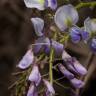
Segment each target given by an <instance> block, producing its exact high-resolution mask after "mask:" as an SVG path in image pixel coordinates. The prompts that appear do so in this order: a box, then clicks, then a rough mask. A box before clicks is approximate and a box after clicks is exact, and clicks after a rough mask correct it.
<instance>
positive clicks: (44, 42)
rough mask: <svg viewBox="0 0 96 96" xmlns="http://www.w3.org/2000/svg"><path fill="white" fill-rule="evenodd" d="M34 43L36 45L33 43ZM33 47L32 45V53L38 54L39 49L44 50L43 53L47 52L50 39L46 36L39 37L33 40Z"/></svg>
mask: <svg viewBox="0 0 96 96" xmlns="http://www.w3.org/2000/svg"><path fill="white" fill-rule="evenodd" d="M35 44H36V45H35ZM35 44H34V47H33V52H34V54H38V53H40V51H41V52H42V50H43V52H45V53H49V51H50V40H49V38H47V37H44V36H42V37H39V38H38V39H37V40H36V41H35Z"/></svg>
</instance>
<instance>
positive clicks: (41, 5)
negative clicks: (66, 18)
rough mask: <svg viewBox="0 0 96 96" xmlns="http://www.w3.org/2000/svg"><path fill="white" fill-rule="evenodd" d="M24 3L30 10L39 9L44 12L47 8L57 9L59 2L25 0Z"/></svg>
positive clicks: (54, 0) (55, 0) (53, 0)
mask: <svg viewBox="0 0 96 96" xmlns="http://www.w3.org/2000/svg"><path fill="white" fill-rule="evenodd" d="M24 2H25V5H26V6H27V7H28V8H37V9H39V10H44V9H45V8H47V7H50V8H51V9H56V8H57V0H24Z"/></svg>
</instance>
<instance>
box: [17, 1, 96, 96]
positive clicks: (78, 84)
mask: <svg viewBox="0 0 96 96" xmlns="http://www.w3.org/2000/svg"><path fill="white" fill-rule="evenodd" d="M24 2H25V5H26V6H27V7H28V8H37V9H38V10H44V9H46V8H48V7H50V8H51V9H52V10H55V9H56V8H57V0H24ZM78 19H79V16H78V12H77V10H76V9H75V8H74V7H73V6H72V5H71V4H68V5H63V6H61V7H59V8H58V9H57V10H56V13H55V15H54V22H55V24H56V26H57V27H58V29H60V31H61V32H62V33H66V31H67V32H68V35H69V36H70V39H71V41H72V42H73V43H78V42H80V41H81V40H82V41H84V43H88V44H89V45H90V48H91V49H92V50H93V51H94V52H96V38H95V37H92V34H94V33H95V32H96V22H95V20H91V19H90V18H87V19H86V20H85V22H84V27H83V28H80V27H78V26H77V25H76V23H77V22H78ZM31 22H32V24H33V26H34V30H35V33H36V35H37V36H38V39H37V40H36V41H35V44H33V45H34V47H32V48H30V49H29V50H28V51H27V53H26V54H25V55H24V57H23V58H22V60H21V61H20V62H19V64H18V67H19V68H20V69H26V68H28V67H30V66H32V71H31V73H30V75H29V76H28V80H29V81H30V82H31V84H30V87H29V90H28V93H27V96H38V91H37V87H38V86H39V85H40V83H41V81H42V82H43V84H44V86H45V87H46V90H45V95H44V96H53V95H55V90H54V88H53V86H52V83H51V82H49V81H48V80H46V79H44V78H42V76H41V73H40V71H39V67H38V64H36V63H37V62H36V61H35V58H36V56H37V55H38V54H40V53H44V54H45V55H47V56H49V55H50V53H51V49H53V50H54V57H56V58H60V57H62V58H61V59H62V60H63V63H60V64H58V69H59V70H60V71H61V73H62V74H63V75H64V76H65V77H66V78H67V79H68V80H69V82H70V84H72V85H73V87H75V88H82V87H83V86H84V82H83V81H82V80H79V79H78V78H77V77H76V76H77V75H79V76H84V75H86V74H87V70H86V69H85V68H84V67H83V66H82V64H80V63H79V61H78V60H77V59H76V58H75V57H71V56H70V55H69V54H68V53H67V52H66V50H65V48H64V45H63V44H62V43H60V42H59V41H56V40H54V38H53V39H50V38H48V37H46V36H45V35H44V20H43V19H41V18H39V17H34V18H31Z"/></svg>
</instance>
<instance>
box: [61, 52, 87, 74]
mask: <svg viewBox="0 0 96 96" xmlns="http://www.w3.org/2000/svg"><path fill="white" fill-rule="evenodd" d="M62 59H63V60H64V61H65V63H66V66H67V68H68V69H69V70H70V71H73V72H75V73H77V74H79V75H85V74H87V70H86V69H85V68H84V67H83V66H82V65H81V64H80V63H79V62H78V61H77V60H76V59H75V58H73V57H71V56H70V55H69V54H68V53H67V52H66V51H63V54H62Z"/></svg>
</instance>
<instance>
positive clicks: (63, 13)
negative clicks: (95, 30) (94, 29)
mask: <svg viewBox="0 0 96 96" xmlns="http://www.w3.org/2000/svg"><path fill="white" fill-rule="evenodd" d="M78 19H79V16H78V13H77V10H76V9H75V8H74V7H73V6H72V5H71V4H68V5H63V6H61V7H59V8H58V9H57V11H56V13H55V16H54V21H55V23H56V25H57V27H58V28H59V29H60V30H61V31H65V29H67V28H68V27H70V26H71V25H75V24H76V23H77V21H78Z"/></svg>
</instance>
